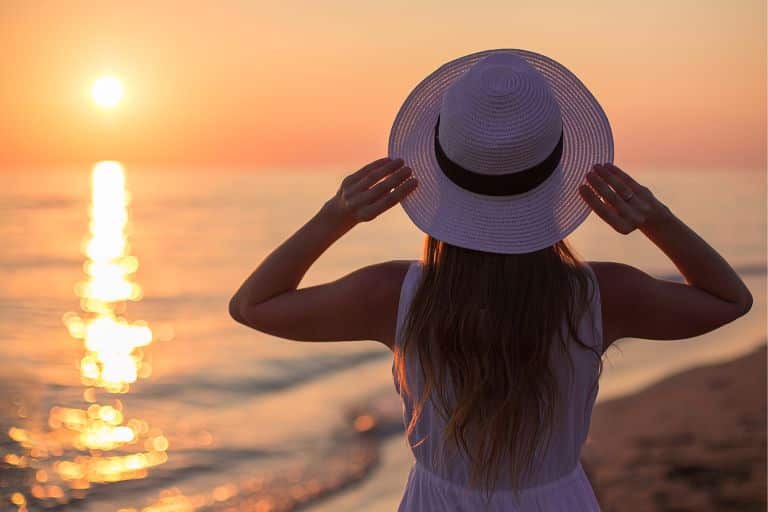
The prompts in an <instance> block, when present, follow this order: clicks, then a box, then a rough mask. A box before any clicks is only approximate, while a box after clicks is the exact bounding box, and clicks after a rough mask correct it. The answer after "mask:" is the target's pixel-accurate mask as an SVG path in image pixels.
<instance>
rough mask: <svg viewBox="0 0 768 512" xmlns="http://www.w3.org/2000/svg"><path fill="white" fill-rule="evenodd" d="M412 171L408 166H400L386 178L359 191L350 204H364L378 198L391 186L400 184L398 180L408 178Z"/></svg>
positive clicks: (391, 187)
mask: <svg viewBox="0 0 768 512" xmlns="http://www.w3.org/2000/svg"><path fill="white" fill-rule="evenodd" d="M411 173H412V171H411V168H410V167H407V166H406V167H401V168H400V169H398V170H397V171H395V172H394V173H392V174H390V175H389V176H388V177H387V178H385V179H383V180H381V181H380V182H379V183H377V184H376V185H375V186H373V187H371V188H369V189H368V190H365V191H363V192H362V193H360V194H359V195H358V196H357V197H355V198H354V199H353V200H352V201H351V204H352V205H359V204H366V203H371V202H373V201H375V200H376V199H378V198H380V197H381V196H383V195H384V194H386V193H387V192H389V191H390V190H392V189H393V188H395V187H396V186H397V185H399V184H400V182H402V181H404V180H405V179H406V178H408V177H409V176H410V175H411Z"/></svg>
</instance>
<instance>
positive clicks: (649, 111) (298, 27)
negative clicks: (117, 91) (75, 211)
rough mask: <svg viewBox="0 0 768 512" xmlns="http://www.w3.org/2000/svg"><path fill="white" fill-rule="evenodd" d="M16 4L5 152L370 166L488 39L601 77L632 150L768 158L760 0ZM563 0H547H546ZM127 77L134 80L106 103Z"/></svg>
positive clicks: (759, 164) (36, 159)
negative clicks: (450, 64)
mask: <svg viewBox="0 0 768 512" xmlns="http://www.w3.org/2000/svg"><path fill="white" fill-rule="evenodd" d="M11 3H12V2H3V3H2V4H0V42H2V45H1V46H0V112H1V113H2V114H1V115H0V169H2V168H10V167H18V166H25V167H26V166H30V167H43V166H46V167H51V166H65V165H70V164H81V163H91V162H93V161H95V160H102V159H118V160H123V161H125V162H126V163H128V164H159V165H166V166H188V167H200V168H204V167H211V166H227V167H231V168H240V169H247V170H256V169H259V168H272V167H293V166H296V167H302V168H313V167H317V168H321V167H334V166H359V165H362V164H363V163H365V162H367V161H370V160H373V159H375V158H377V157H379V156H383V155H384V154H385V153H386V144H387V136H388V134H389V128H390V126H391V124H392V121H393V120H394V117H395V115H396V113H397V110H398V108H399V107H400V104H401V103H402V101H403V100H404V99H405V97H406V96H407V95H408V93H409V92H410V91H411V89H412V88H413V87H414V86H415V85H416V84H417V83H418V82H419V81H420V80H421V79H422V78H424V77H425V76H426V75H428V74H429V73H430V72H432V71H433V70H434V69H435V68H437V67H438V66H440V65H441V64H442V63H443V62H445V61H448V60H450V59H452V58H455V57H457V56H460V55H463V54H466V53H471V52H474V51H479V50H483V49H488V48H527V49H531V50H534V51H538V52H540V53H544V54H547V55H549V56H551V57H554V58H556V59H558V60H559V61H561V62H562V63H564V64H565V65H566V66H568V67H569V68H570V69H571V70H573V71H574V72H575V73H576V74H577V75H578V76H579V77H580V78H581V79H582V80H583V81H584V82H585V83H586V84H587V85H588V86H589V87H590V88H591V89H592V91H593V92H594V93H595V95H596V96H597V97H598V99H599V100H600V101H601V103H602V104H603V107H604V108H605V110H606V112H607V114H608V117H609V118H610V120H611V123H612V125H613V129H614V135H615V139H616V161H617V162H618V163H620V164H624V165H639V166H654V167H665V168H666V167H688V168H692V167H702V166H705V167H718V168H723V167H728V168H753V169H754V168H758V169H759V168H764V163H765V152H766V128H765V122H766V100H765V91H766V59H765V43H766V39H765V38H766V35H765V34H766V30H765V19H766V12H765V6H764V2H762V1H757V0H735V1H732V2H725V1H723V0H696V1H693V0H685V1H678V0H646V1H643V2H616V1H615V0H599V1H598V0H592V1H579V2H574V1H572V0H551V1H548V2H547V1H543V0H516V1H514V2H512V1H509V0H503V1H484V0H478V1H476V2H450V1H448V0H441V1H438V0H419V1H413V0H410V1H407V0H389V1H387V2H377V3H376V4H374V2H369V1H360V0H358V1H343V2H342V1H336V0H322V1H304V2H298V1H293V2H289V1H285V2H274V3H273V4H271V5H270V4H268V3H267V2H260V1H252V2H248V1H245V0H240V1H230V2H213V1H210V2H190V1H171V0H165V1H162V2H157V1H154V2H143V1H134V2H120V5H119V6H118V5H117V4H118V3H117V2H115V3H114V4H113V3H111V2H109V1H100V2H96V1H92V2H79V1H75V0H69V1H60V2H45V3H44V4H45V7H31V6H29V7H28V6H27V4H40V5H43V3H42V2H25V1H22V0H17V1H16V2H15V3H16V4H17V6H15V7H14V6H11V5H9V4H11ZM542 5H544V6H542ZM106 73H112V74H115V75H118V76H119V77H120V78H121V79H122V81H123V83H124V86H125V98H124V100H123V102H122V104H121V105H120V106H119V107H117V108H116V109H114V110H111V111H105V110H101V109H99V108H98V107H96V106H95V105H94V103H93V101H92V100H91V98H90V87H91V84H92V83H93V81H94V80H95V79H96V78H97V77H99V76H100V75H103V74H106Z"/></svg>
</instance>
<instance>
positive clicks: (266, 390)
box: [0, 162, 766, 512]
mask: <svg viewBox="0 0 768 512" xmlns="http://www.w3.org/2000/svg"><path fill="white" fill-rule="evenodd" d="M635 175H636V176H637V178H638V179H639V180H640V181H643V182H644V183H645V184H647V185H648V186H650V187H651V189H652V190H654V192H655V193H656V195H657V196H658V197H659V198H661V199H662V200H663V201H665V202H666V203H667V204H668V205H669V206H670V207H671V208H672V210H673V211H674V212H675V213H676V214H677V215H678V216H679V217H681V218H682V219H683V220H685V221H686V222H687V223H688V224H689V225H691V227H693V228H694V229H695V230H696V231H698V232H699V234H701V235H702V236H703V237H704V238H705V239H706V240H707V241H708V242H709V243H710V244H712V245H713V246H714V247H715V248H716V249H718V250H719V251H720V252H721V253H722V254H723V256H724V257H725V258H726V259H727V260H728V261H729V262H730V263H731V264H732V265H733V266H734V268H735V269H736V270H737V271H738V272H739V273H740V275H742V277H743V278H744V279H745V281H746V282H747V284H748V286H749V287H750V289H751V290H752V292H753V295H754V297H755V306H754V307H753V309H752V311H751V312H750V313H749V314H748V315H747V316H745V317H743V318H741V319H739V320H738V321H736V322H733V323H732V324H729V325H726V326H724V327H722V328H721V329H719V330H717V331H716V332H713V333H710V334H708V335H705V336H700V337H698V338H695V339H692V340H684V341H672V342H669V341H664V342H662V341H642V340H632V339H627V340H622V341H621V342H619V343H618V344H616V348H615V349H612V350H610V351H609V352H608V354H607V355H606V359H605V361H606V364H605V370H604V374H603V378H602V380H601V384H600V394H599V396H598V401H601V400H605V399H608V398H613V397H617V396H620V395H622V394H626V393H629V392H632V391H634V390H637V389H639V388H641V387H643V386H646V385H648V384H650V383H652V382H653V381H655V380H658V379H659V378H661V377H664V376H666V375H669V374H670V373H674V372H677V371H680V370H682V369H684V368H688V367H691V366H695V365H698V364H702V363H706V362H712V361H717V360H722V359H728V358H732V357H736V356H738V355H741V354H742V353H745V352H747V351H749V350H751V349H752V348H753V347H755V346H756V345H759V344H760V343H765V337H764V336H765V306H766V302H765V277H766V274H765V257H766V238H765V236H766V221H765V210H766V205H765V179H764V175H763V174H761V173H735V172H726V171H722V172H708V173H706V174H703V175H702V174H696V173H691V172H662V171H659V170H656V171H645V170H644V171H642V172H636V173H635ZM341 178H342V175H341V174H339V175H332V174H327V173H311V172H273V173H264V174H258V175H250V174H246V173H234V172H227V171H225V170H217V171H215V172H210V173H193V174H184V173H179V172H171V171H163V170H158V169H144V168H139V169H133V168H130V167H128V168H123V166H121V165H120V164H118V163H109V162H106V163H100V164H98V165H95V166H94V167H93V168H90V169H80V170H72V171H55V172H41V173H23V172H14V171H11V172H6V173H5V174H2V175H0V180H1V181H2V187H0V236H2V240H3V248H2V251H1V252H0V272H2V288H0V340H2V343H0V356H2V357H3V359H4V360H5V361H7V363H6V364H5V365H4V367H3V369H2V370H0V385H2V389H3V392H2V393H0V427H2V435H3V436H4V441H3V443H2V444H1V445H0V456H2V461H0V464H2V465H0V486H1V487H0V494H2V502H0V510H6V509H8V510H23V509H24V508H25V507H26V509H27V510H47V509H52V508H53V509H60V510H64V509H67V510H68V509H73V510H83V511H102V510H122V511H124V512H127V511H139V510H144V511H178V510H220V509H221V510H224V509H226V508H228V507H236V508H238V509H242V510H245V509H251V510H262V511H267V510H292V509H294V508H296V507H297V506H299V505H307V504H310V505H311V504H313V503H315V504H317V505H316V506H317V507H318V510H319V509H320V508H321V505H320V504H319V503H320V502H319V498H320V497H321V496H323V495H326V494H329V493H333V492H335V493H342V494H343V493H345V492H348V491H346V489H348V488H349V486H350V485H351V484H353V483H356V482H359V481H361V480H364V481H365V484H364V486H363V487H360V488H358V490H357V491H354V492H357V493H358V494H360V492H361V491H360V489H363V491H362V492H363V493H364V495H363V496H362V497H361V498H359V499H362V500H364V501H365V500H367V499H370V500H371V502H377V503H385V504H387V505H389V504H391V505H389V506H390V508H391V509H392V510H394V508H395V507H396V504H397V502H398V501H399V497H400V496H399V495H398V492H399V491H400V490H401V489H402V485H404V483H405V478H406V476H407V474H405V473H403V474H402V475H388V476H387V478H388V479H389V483H386V482H384V479H383V478H382V477H381V476H377V473H375V472H374V473H371V470H372V468H375V467H376V466H377V465H378V464H380V463H381V461H382V457H383V458H384V459H385V462H386V459H387V458H388V457H391V452H392V451H393V450H399V456H403V454H404V453H405V450H406V449H407V448H406V447H405V445H404V444H402V445H401V444H400V443H396V442H394V440H396V439H398V436H401V435H402V425H401V424H400V418H399V413H400V409H399V403H398V402H397V399H398V397H397V395H396V394H395V391H394V388H393V386H392V382H391V374H390V364H391V355H390V353H389V351H388V350H387V349H386V348H385V347H383V346H381V345H379V344H377V343H375V342H370V341H369V342H344V343H296V342H289V341H285V340H281V339H278V338H274V337H270V336H267V335H263V334H260V333H257V332H251V331H249V330H248V329H246V328H245V327H242V326H239V325H237V324H236V323H235V322H233V321H232V320H231V319H230V318H229V315H228V313H227V303H228V300H229V297H230V296H231V294H232V293H233V292H234V291H235V290H236V289H237V287H238V286H239V285H240V283H241V282H242V280H243V279H244V278H245V277H246V276H247V274H248V273H249V272H250V271H251V270H252V269H253V268H254V267H255V265H256V264H258V263H259V261H261V259H262V258H263V257H264V256H266V254H267V253H268V252H269V251H270V250H271V249H273V248H274V247H275V246H276V245H277V244H278V243H279V242H281V241H282V240H283V239H285V238H286V237H287V236H289V235H290V234H291V233H292V232H293V231H294V230H296V229H297V228H299V227H300V226H301V225H302V224H303V223H304V222H305V221H306V220H307V219H308V218H309V217H310V216H311V215H312V214H313V213H314V212H315V211H316V210H317V209H318V208H319V207H320V206H321V205H322V204H323V202H324V201H325V200H326V199H327V198H328V197H330V196H331V195H332V194H333V193H334V192H335V190H336V187H337V184H338V183H339V181H340V179H341ZM570 239H571V241H572V242H573V245H574V246H575V248H576V249H577V251H578V252H579V253H580V254H581V256H582V257H583V258H585V259H587V260H614V261H622V262H625V263H628V264H631V265H635V266H637V267H639V268H642V269H643V270H645V271H646V272H649V273H651V274H653V275H656V276H657V277H665V278H667V279H680V278H679V277H678V276H677V274H676V270H675V268H674V265H673V264H672V263H671V262H669V261H668V260H667V259H666V257H665V256H664V255H663V254H662V253H661V252H660V251H659V250H658V249H656V248H655V247H654V246H653V245H651V244H650V243H649V242H648V241H647V240H646V239H645V238H644V237H643V236H642V234H640V233H632V234H631V235H629V236H622V235H619V234H618V233H615V232H614V231H613V230H612V229H611V228H610V227H608V226H607V225H605V224H603V223H602V221H601V220H600V219H599V218H598V217H597V216H596V215H591V216H590V217H589V219H588V220H587V221H586V222H585V223H584V224H583V225H582V226H581V227H580V228H579V230H577V232H576V233H574V234H573V235H572V237H571V238H570ZM422 240H423V234H422V233H420V232H419V231H418V230H417V229H416V228H415V227H414V226H413V225H412V224H411V223H410V221H409V220H408V218H407V217H406V216H405V214H404V213H403V211H402V210H401V209H400V208H399V207H398V208H395V209H393V210H391V211H389V212H387V213H386V214H385V215H384V216H382V217H381V218H379V219H377V220H376V221H375V222H372V223H367V224H364V225H361V226H359V227H358V228H356V229H355V230H353V231H352V232H351V233H349V234H348V235H347V236H346V237H345V238H343V239H342V240H341V241H339V242H338V243H337V244H336V245H334V246H333V247H331V249H330V250H329V251H328V252H327V253H326V254H325V255H323V256H322V257H321V258H320V260H319V261H318V262H317V263H316V265H315V266H314V267H312V268H311V269H310V271H309V273H308V274H307V276H306V278H305V281H304V283H303V284H307V285H311V284H316V283H320V282H323V281H327V280H332V279H336V278H338V277H340V276H341V275H344V274H345V273H347V272H350V271H352V270H354V269H356V268H358V267H360V266H363V265H367V264H370V263H372V262H376V261H381V260H387V259H400V258H414V259H415V258H418V257H419V255H420V252H421V244H422ZM339 314H340V315H343V312H342V311H340V312H339ZM406 456H407V455H406ZM377 479H378V480H377ZM379 481H381V482H382V484H381V486H379V487H377V482H379ZM400 481H402V484H398V482H400ZM392 482H395V483H394V484H392ZM386 485H389V486H390V487H389V491H388V492H387V491H386V489H387V487H386ZM393 485H394V489H392V486H393ZM398 485H399V488H398ZM365 493H370V495H368V494H365Z"/></svg>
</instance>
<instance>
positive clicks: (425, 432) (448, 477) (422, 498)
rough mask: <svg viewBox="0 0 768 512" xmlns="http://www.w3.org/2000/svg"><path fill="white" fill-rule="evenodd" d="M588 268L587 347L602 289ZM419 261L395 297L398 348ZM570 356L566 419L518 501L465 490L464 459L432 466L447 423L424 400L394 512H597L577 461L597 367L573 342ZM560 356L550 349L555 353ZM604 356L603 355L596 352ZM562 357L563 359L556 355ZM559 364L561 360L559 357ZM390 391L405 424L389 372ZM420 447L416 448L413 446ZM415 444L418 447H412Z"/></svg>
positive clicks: (583, 328)
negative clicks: (411, 458)
mask: <svg viewBox="0 0 768 512" xmlns="http://www.w3.org/2000/svg"><path fill="white" fill-rule="evenodd" d="M584 266H585V267H587V269H588V271H589V274H590V277H591V283H592V286H593V287H594V288H593V291H594V294H593V295H592V297H593V302H592V304H591V308H590V310H589V312H588V313H587V314H585V316H584V318H583V319H582V321H581V323H580V325H579V336H580V338H581V340H582V341H583V342H584V343H591V344H594V345H593V346H596V347H598V344H599V343H601V342H602V316H601V309H600V295H599V287H598V286H597V279H596V277H595V274H594V272H593V271H592V269H591V268H590V267H589V265H587V264H585V265H584ZM421 268H422V267H421V262H420V261H418V260H416V261H413V262H411V265H410V267H409V269H408V272H407V273H406V275H405V278H404V280H403V284H402V288H401V291H400V303H399V305H398V311H397V327H396V336H395V340H396V341H395V343H396V344H400V343H401V342H402V340H401V339H400V337H401V333H400V330H401V326H402V323H403V321H404V318H405V314H406V313H407V311H408V306H409V304H410V302H411V299H412V298H413V293H414V292H415V289H416V286H417V285H418V281H419V277H420V276H421ZM571 345H572V348H571V357H572V360H573V363H574V375H573V379H574V381H572V382H568V381H567V378H568V375H569V372H568V363H567V361H562V364H559V362H558V364H556V366H555V368H556V372H558V376H559V377H560V376H561V375H562V376H563V378H560V379H559V381H560V392H561V400H560V402H559V404H560V407H562V408H563V409H564V410H563V411H561V412H564V413H565V414H564V415H562V416H561V417H560V418H561V420H560V421H559V422H557V423H555V424H554V425H553V432H552V438H551V440H550V444H549V448H548V450H547V452H546V453H545V454H544V457H543V458H542V459H541V464H540V465H539V466H538V469H537V470H536V474H535V475H528V477H526V479H525V481H526V482H527V483H526V485H525V488H524V489H523V490H522V491H521V493H520V498H519V501H515V500H513V495H512V491H511V490H510V489H509V488H508V487H507V488H506V489H504V488H499V489H496V490H495V491H494V492H493V493H492V497H491V499H490V501H487V499H485V500H484V499H483V498H484V495H483V494H482V493H481V492H480V491H479V490H476V489H471V488H469V485H468V482H469V467H468V464H467V463H466V459H465V458H464V456H463V454H461V455H460V456H459V457H457V458H456V459H454V460H458V461H460V462H461V461H463V463H458V464H457V463H454V464H452V465H451V466H450V467H449V468H444V467H440V468H437V467H432V465H431V461H432V460H433V459H432V455H433V453H434V452H435V451H436V450H439V448H440V442H439V440H440V435H441V432H442V429H443V427H444V425H445V422H444V421H443V420H442V418H441V417H440V415H439V414H438V413H437V412H436V411H435V410H434V409H432V407H431V404H430V403H429V401H428V402H427V404H426V405H425V407H424V411H423V413H422V416H421V418H420V420H419V422H418V423H417V425H416V428H415V429H414V432H413V433H412V435H411V439H409V443H408V444H409V445H410V446H411V451H412V452H413V455H414V457H415V459H416V460H415V462H414V463H413V465H412V467H411V470H410V473H409V474H408V479H407V482H406V484H405V488H404V491H403V495H402V498H401V501H400V506H399V508H398V512H416V511H419V512H433V511H449V510H450V511H462V512H464V511H479V510H488V511H494V512H496V511H505V512H529V511H537V512H545V511H546V512H593V511H598V512H599V511H600V506H599V504H598V502H597V499H596V497H595V493H594V491H593V489H592V485H591V484H590V482H589V480H588V479H587V475H586V474H585V473H584V470H583V468H582V466H581V462H580V459H579V456H580V453H581V447H582V445H583V443H584V441H585V440H586V437H587V432H588V431H589V424H590V420H591V416H592V408H593V406H594V403H595V398H596V397H597V391H598V388H599V382H596V380H597V373H598V361H597V358H596V356H595V354H594V352H591V351H590V350H588V349H586V348H584V347H583V346H581V345H580V344H578V343H577V342H575V341H574V342H573V343H571ZM555 352H557V351H553V353H555ZM601 352H602V351H601ZM560 355H561V356H562V354H560ZM560 359H562V357H561V358H560ZM414 368H418V364H415V365H414V364H413V363H411V362H409V361H408V360H407V359H406V369H407V371H408V375H409V378H410V380H409V382H410V383H411V386H412V387H413V390H414V391H415V392H416V393H417V395H416V396H418V393H420V392H421V389H420V381H421V376H420V374H419V372H417V371H415V370H414ZM392 376H393V378H394V383H395V389H396V390H397V392H398V393H399V394H400V397H401V399H402V403H403V424H404V425H408V423H409V422H410V420H411V415H412V412H413V404H411V403H410V400H409V399H408V397H407V396H405V394H404V393H403V392H401V389H400V385H399V382H398V379H397V375H396V374H395V369H394V363H393V366H392ZM418 441H421V443H418ZM414 444H416V445H417V446H415V447H414V446H413V445H414ZM506 474H508V473H504V472H503V473H502V475H506Z"/></svg>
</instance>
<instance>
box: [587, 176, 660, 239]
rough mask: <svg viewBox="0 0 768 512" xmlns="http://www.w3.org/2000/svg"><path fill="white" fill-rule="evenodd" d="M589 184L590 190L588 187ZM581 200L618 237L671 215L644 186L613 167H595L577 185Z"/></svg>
mask: <svg viewBox="0 0 768 512" xmlns="http://www.w3.org/2000/svg"><path fill="white" fill-rule="evenodd" d="M589 185H591V186H592V187H591V188H590V186H589ZM579 194H580V195H581V197H582V198H583V199H584V201H585V202H586V203H587V204H588V205H589V207H590V208H592V210H594V212H595V213H597V215H599V216H600V218H601V219H603V220H604V221H605V222H607V223H608V224H609V225H610V226H611V227H612V228H613V229H615V230H616V231H618V232H619V233H621V234H622V235H628V234H629V233H631V232H632V231H634V230H635V229H637V228H640V229H641V230H642V229H645V228H648V227H651V226H654V225H658V224H659V223H663V222H664V221H665V220H667V219H668V218H670V217H671V216H672V214H671V212H670V210H669V208H667V206H666V205H665V204H663V203H662V202H661V201H659V200H658V199H657V198H656V197H655V196H654V195H653V193H652V192H651V191H650V189H648V188H647V187H644V186H642V185H640V184H639V183H638V182H636V181H635V180H634V179H633V178H632V177H631V176H630V175H629V174H627V173H625V172H624V171H622V170H621V169H619V168H618V167H616V166H615V165H613V164H610V163H606V164H595V165H594V166H593V168H592V170H590V171H589V172H588V173H587V179H586V183H584V184H582V185H580V186H579Z"/></svg>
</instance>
